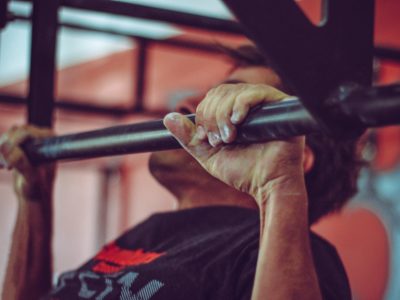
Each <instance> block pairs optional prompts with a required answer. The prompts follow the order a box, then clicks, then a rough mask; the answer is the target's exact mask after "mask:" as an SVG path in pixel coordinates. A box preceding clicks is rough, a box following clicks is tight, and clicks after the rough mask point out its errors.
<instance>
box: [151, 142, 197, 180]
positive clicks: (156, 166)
mask: <svg viewBox="0 0 400 300" xmlns="http://www.w3.org/2000/svg"><path fill="white" fill-rule="evenodd" d="M195 164H196V165H198V164H197V162H196V161H195V160H194V158H193V157H191V156H190V155H189V154H188V153H187V152H186V151H185V150H183V149H179V150H167V151H158V152H153V153H152V154H151V155H150V160H149V170H150V172H151V174H152V175H153V176H154V177H156V178H158V177H159V176H160V175H162V174H163V173H165V172H167V173H169V175H172V174H170V173H171V172H179V173H180V172H182V171H183V170H185V169H187V168H193V165H195ZM199 167H200V166H199ZM167 175H168V174H167Z"/></svg>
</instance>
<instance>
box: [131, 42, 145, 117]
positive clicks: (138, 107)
mask: <svg viewBox="0 0 400 300" xmlns="http://www.w3.org/2000/svg"><path fill="white" fill-rule="evenodd" d="M137 41H138V49H137V53H136V68H135V74H136V76H135V78H136V85H135V96H134V97H135V98H134V104H133V108H132V109H133V111H136V112H137V111H143V102H144V97H145V89H146V65H147V41H146V40H144V39H143V40H142V39H139V40H137Z"/></svg>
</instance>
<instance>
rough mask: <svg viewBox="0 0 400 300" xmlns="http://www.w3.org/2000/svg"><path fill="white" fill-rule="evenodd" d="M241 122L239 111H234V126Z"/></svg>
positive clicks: (232, 117)
mask: <svg viewBox="0 0 400 300" xmlns="http://www.w3.org/2000/svg"><path fill="white" fill-rule="evenodd" d="M239 121H240V113H239V112H238V111H234V112H233V114H232V116H231V122H232V123H233V124H237V123H239Z"/></svg>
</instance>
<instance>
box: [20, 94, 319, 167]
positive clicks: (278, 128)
mask: <svg viewBox="0 0 400 300" xmlns="http://www.w3.org/2000/svg"><path fill="white" fill-rule="evenodd" d="M190 118H191V119H192V120H194V115H190ZM310 128H311V129H313V130H316V129H317V128H316V123H315V122H314V120H313V119H312V118H311V117H310V116H309V114H308V113H307V111H306V110H305V109H304V108H303V107H302V105H301V103H300V102H299V101H286V102H281V103H275V104H270V105H268V106H265V107H263V108H262V109H259V110H257V111H253V112H252V114H251V115H249V117H248V118H247V120H246V122H245V123H244V124H242V126H241V129H240V130H239V132H238V141H239V142H255V141H259V138H263V139H264V140H267V139H271V138H277V137H283V136H284V135H285V136H293V135H300V134H304V133H306V132H307V130H309V129H310ZM264 135H265V136H264ZM24 148H25V149H26V152H27V155H28V157H29V158H30V160H31V161H32V162H37V163H40V162H46V161H52V160H59V159H77V158H92V157H100V156H109V155H119V154H125V153H139V152H148V151H158V150H167V149H175V148H179V144H178V143H177V141H176V140H175V139H174V138H173V136H172V135H171V134H170V133H169V132H168V131H167V130H166V129H165V127H164V125H163V123H162V120H157V121H151V122H146V123H139V124H131V125H122V126H116V127H110V128H105V129H100V130H95V131H90V132H83V133H77V134H70V135H64V136H58V137H51V138H46V139H43V140H35V141H31V142H29V143H27V144H25V145H24Z"/></svg>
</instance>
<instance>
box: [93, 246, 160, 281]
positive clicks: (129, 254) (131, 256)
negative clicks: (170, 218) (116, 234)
mask: <svg viewBox="0 0 400 300" xmlns="http://www.w3.org/2000/svg"><path fill="white" fill-rule="evenodd" d="M164 254H165V252H163V253H156V252H144V251H143V249H137V250H127V249H122V248H120V247H118V246H117V245H116V244H115V242H114V243H111V244H109V245H107V246H105V247H104V248H103V249H102V250H101V251H100V252H99V253H98V254H97V255H96V256H95V257H94V260H99V261H100V262H98V263H97V264H96V265H95V266H94V267H93V268H92V270H93V271H94V272H97V273H106V274H112V273H117V272H119V271H121V270H122V269H123V268H125V267H131V266H136V265H140V264H148V263H150V262H152V261H154V260H156V259H157V258H159V257H160V256H162V255H164Z"/></svg>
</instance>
